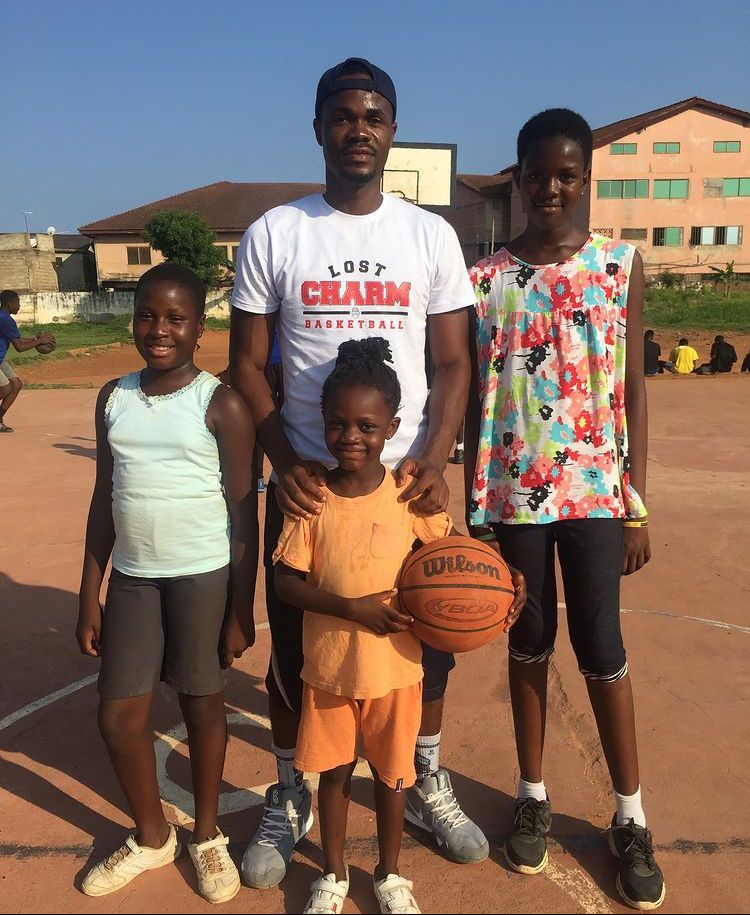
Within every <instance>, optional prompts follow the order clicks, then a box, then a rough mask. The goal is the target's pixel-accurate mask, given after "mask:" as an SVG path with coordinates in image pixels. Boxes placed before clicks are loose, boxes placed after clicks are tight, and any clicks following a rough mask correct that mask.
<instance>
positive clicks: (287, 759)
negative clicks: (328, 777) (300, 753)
mask: <svg viewBox="0 0 750 915" xmlns="http://www.w3.org/2000/svg"><path fill="white" fill-rule="evenodd" d="M271 750H272V751H273V755H274V756H275V757H276V770H277V772H278V775H279V784H280V785H281V786H282V787H284V788H292V787H297V788H299V786H300V785H301V784H302V778H303V776H304V772H301V771H300V770H299V769H295V768H294V755H295V753H296V752H297V748H296V747H288V748H287V747H277V746H276V745H275V744H273V743H272V744H271Z"/></svg>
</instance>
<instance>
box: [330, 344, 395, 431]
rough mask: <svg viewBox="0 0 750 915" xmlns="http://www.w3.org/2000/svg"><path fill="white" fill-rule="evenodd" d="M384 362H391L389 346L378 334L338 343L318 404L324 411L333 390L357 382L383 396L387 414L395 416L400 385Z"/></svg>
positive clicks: (353, 384) (356, 384)
mask: <svg viewBox="0 0 750 915" xmlns="http://www.w3.org/2000/svg"><path fill="white" fill-rule="evenodd" d="M388 362H391V363H392V362H393V357H392V356H391V348H390V346H389V344H388V341H387V340H384V339H383V338H382V337H368V338H367V339H365V340H347V341H346V342H345V343H342V344H341V346H339V354H338V356H337V357H336V365H335V366H334V367H333V371H332V372H331V374H330V375H329V376H328V378H326V380H325V382H324V383H323V393H322V394H321V397H320V404H321V406H322V407H323V409H324V410H325V408H326V404H327V403H328V400H329V399H330V397H331V394H332V393H333V391H335V390H338V389H339V388H353V387H359V386H360V385H361V386H363V387H368V388H375V389H376V390H378V391H380V393H381V394H382V395H383V399H384V400H385V402H386V403H387V404H388V408H389V409H390V411H391V415H392V416H395V415H396V413H397V412H398V408H399V404H400V403H401V385H400V384H399V383H398V376H397V375H396V373H395V371H394V370H393V369H392V368H391V366H390V365H386V363H388Z"/></svg>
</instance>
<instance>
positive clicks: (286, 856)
mask: <svg viewBox="0 0 750 915" xmlns="http://www.w3.org/2000/svg"><path fill="white" fill-rule="evenodd" d="M312 824H313V815H312V791H311V790H310V783H309V782H307V781H304V782H303V783H302V787H301V788H296V787H294V786H292V787H289V788H284V787H283V786H282V785H279V784H276V785H271V786H270V788H269V789H268V790H267V791H266V809H265V811H264V812H263V819H262V820H261V821H260V826H259V827H258V829H257V831H256V833H255V835H254V836H253V838H252V840H251V841H250V844H249V845H248V846H247V848H246V849H245V854H244V855H243V856H242V877H243V880H244V881H245V883H246V884H247V885H248V886H252V887H255V888H256V889H259V890H265V889H269V888H270V887H272V886H276V885H277V884H279V883H281V881H282V880H283V879H284V875H285V874H286V867H287V864H289V862H290V860H291V858H292V852H293V851H294V846H295V845H296V844H297V842H299V840H300V839H301V838H302V836H304V835H305V834H306V833H307V832H308V831H309V830H310V828H311V826H312Z"/></svg>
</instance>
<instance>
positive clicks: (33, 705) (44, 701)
mask: <svg viewBox="0 0 750 915" xmlns="http://www.w3.org/2000/svg"><path fill="white" fill-rule="evenodd" d="M259 629H268V623H258V624H257V625H256V627H255V631H256V632H257V631H258V630H259ZM98 676H99V674H98V673H96V674H91V675H90V676H88V677H84V678H83V679H82V680H76V682H75V683H69V684H68V685H67V686H63V687H62V689H57V690H55V692H54V693H49V694H48V695H46V696H42V698H41V699H35V700H34V702H30V703H29V704H28V705H24V707H23V708H20V709H18V711H17V712H11V713H10V715H6V716H5V718H0V731H4V730H5V728H9V727H10V726H11V725H12V724H15V723H16V722H17V721H20V720H21V719H22V718H25V717H26V716H27V715H31V714H32V713H33V712H38V711H39V709H40V708H44V707H45V706H47V705H52V703H53V702H57V700H58V699H64V698H65V697H66V696H69V695H70V694H71V693H75V692H78V690H79V689H83V688H84V687H85V686H88V685H89V684H90V683H95V682H96V680H97V678H98Z"/></svg>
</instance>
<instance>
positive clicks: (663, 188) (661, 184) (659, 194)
mask: <svg viewBox="0 0 750 915" xmlns="http://www.w3.org/2000/svg"><path fill="white" fill-rule="evenodd" d="M667 199H669V181H665V180H664V179H663V178H654V200H667Z"/></svg>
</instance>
